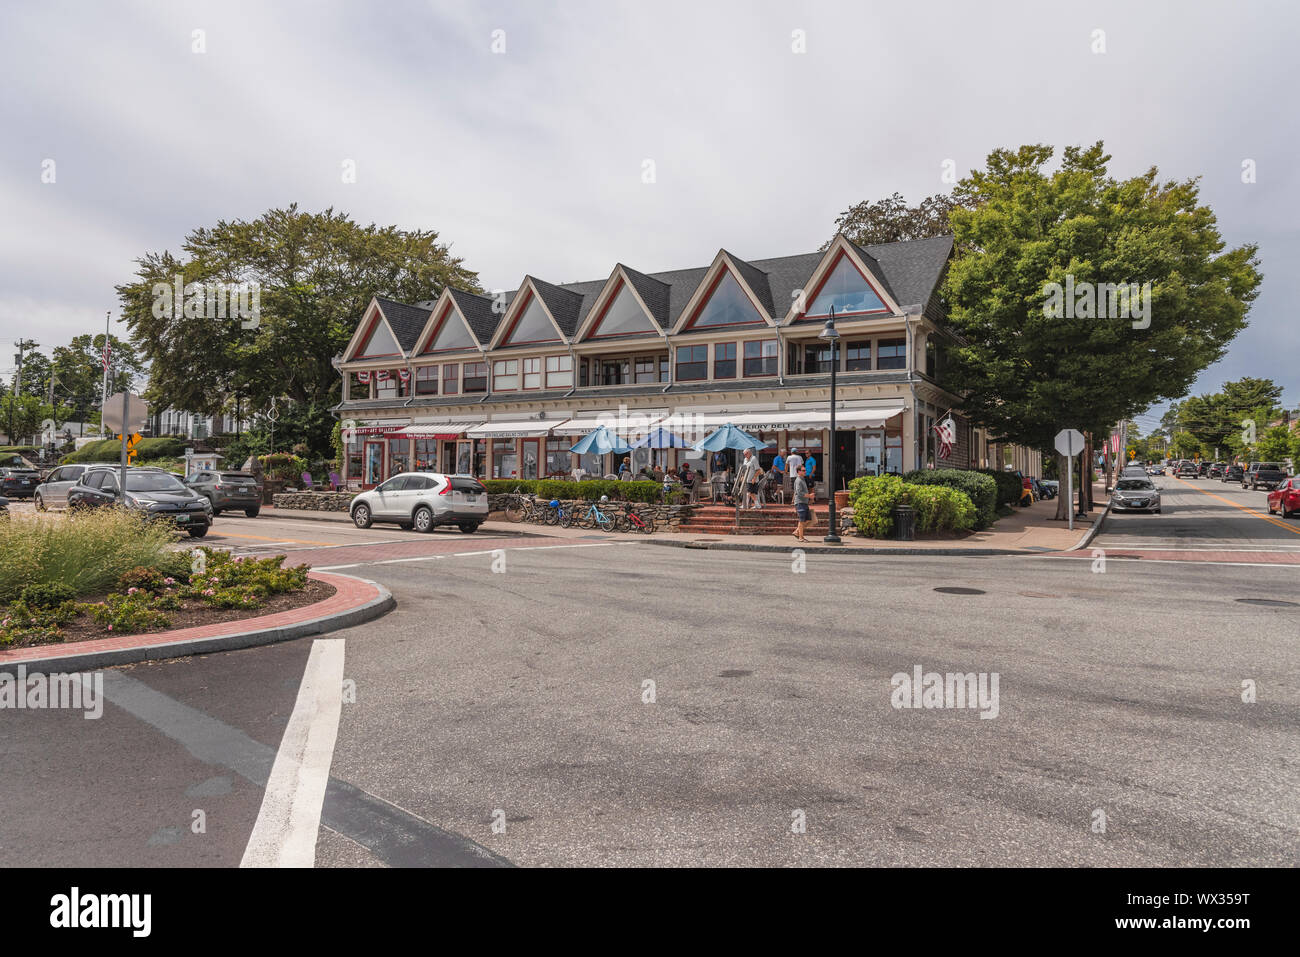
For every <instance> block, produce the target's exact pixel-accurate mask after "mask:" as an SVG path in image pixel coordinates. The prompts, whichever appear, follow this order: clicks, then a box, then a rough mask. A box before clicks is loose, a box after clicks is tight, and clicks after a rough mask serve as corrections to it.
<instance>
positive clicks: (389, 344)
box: [356, 317, 402, 359]
mask: <svg viewBox="0 0 1300 957" xmlns="http://www.w3.org/2000/svg"><path fill="white" fill-rule="evenodd" d="M401 352H402V350H401V349H399V348H398V347H397V343H396V342H395V341H394V340H393V334H392V333H391V332H389V331H388V323H386V322H384V320H383V319H382V318H379V317H376V319H375V324H374V325H373V326H372V327H371V328H370V334H369V335H368V336H366V341H365V342H363V343H361V348H360V349H358V350H357V355H356V358H358V359H370V358H375V357H378V356H395V355H400V354H401Z"/></svg>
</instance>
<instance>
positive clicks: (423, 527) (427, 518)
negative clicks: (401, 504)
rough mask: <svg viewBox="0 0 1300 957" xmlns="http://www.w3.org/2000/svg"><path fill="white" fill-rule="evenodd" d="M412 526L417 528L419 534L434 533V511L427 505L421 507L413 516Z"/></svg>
mask: <svg viewBox="0 0 1300 957" xmlns="http://www.w3.org/2000/svg"><path fill="white" fill-rule="evenodd" d="M411 524H412V525H414V526H415V530H416V531H417V532H425V533H427V532H431V531H433V510H432V509H431V508H429V506H427V505H421V506H420V507H419V508H417V509H416V510H415V514H414V515H412V516H411Z"/></svg>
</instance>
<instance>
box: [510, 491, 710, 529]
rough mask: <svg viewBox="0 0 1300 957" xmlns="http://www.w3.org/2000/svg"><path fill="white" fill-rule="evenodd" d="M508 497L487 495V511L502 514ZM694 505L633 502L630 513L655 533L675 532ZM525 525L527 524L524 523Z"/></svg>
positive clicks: (577, 504) (580, 505) (618, 507)
mask: <svg viewBox="0 0 1300 957" xmlns="http://www.w3.org/2000/svg"><path fill="white" fill-rule="evenodd" d="M509 497H510V496H509V495H508V494H507V493H504V492H503V493H495V492H494V493H490V494H489V495H488V511H489V512H502V511H504V509H505V507H506V500H507V499H508V498H509ZM560 502H561V504H563V505H566V506H569V507H571V508H574V509H582V510H583V511H585V510H586V508H587V507H588V506H589V505H590V504H591V503H590V502H588V501H585V500H577V499H560ZM609 504H610V506H612V507H613V509H614V510H615V511H617V512H621V511H622V510H623V503H622V502H610V503H609ZM695 508H696V506H694V505H663V504H660V503H646V502H633V503H632V511H634V512H635V513H636V514H637V515H638V516H640V518H641V520H642V521H644V522H653V523H654V527H655V531H657V532H664V531H666V532H676V531H677V530H678V528H679V526H680V525H681V524H682V522H683V521H685V520H686V519H688V518H690V516H691V513H692V512H694V511H695ZM496 517H497V518H502V519H504V516H503V515H497V516H496ZM525 524H527V523H525Z"/></svg>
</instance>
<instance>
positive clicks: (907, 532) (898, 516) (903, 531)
mask: <svg viewBox="0 0 1300 957" xmlns="http://www.w3.org/2000/svg"><path fill="white" fill-rule="evenodd" d="M894 538H896V539H898V540H899V541H900V542H910V541H912V540H913V539H914V538H916V512H915V511H914V510H913V509H912V506H910V505H895V506H894Z"/></svg>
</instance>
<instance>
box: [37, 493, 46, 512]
mask: <svg viewBox="0 0 1300 957" xmlns="http://www.w3.org/2000/svg"><path fill="white" fill-rule="evenodd" d="M34 502H35V504H36V511H38V512H43V511H45V499H43V498H41V493H40V492H37V493H36V497H35V499H34Z"/></svg>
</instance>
